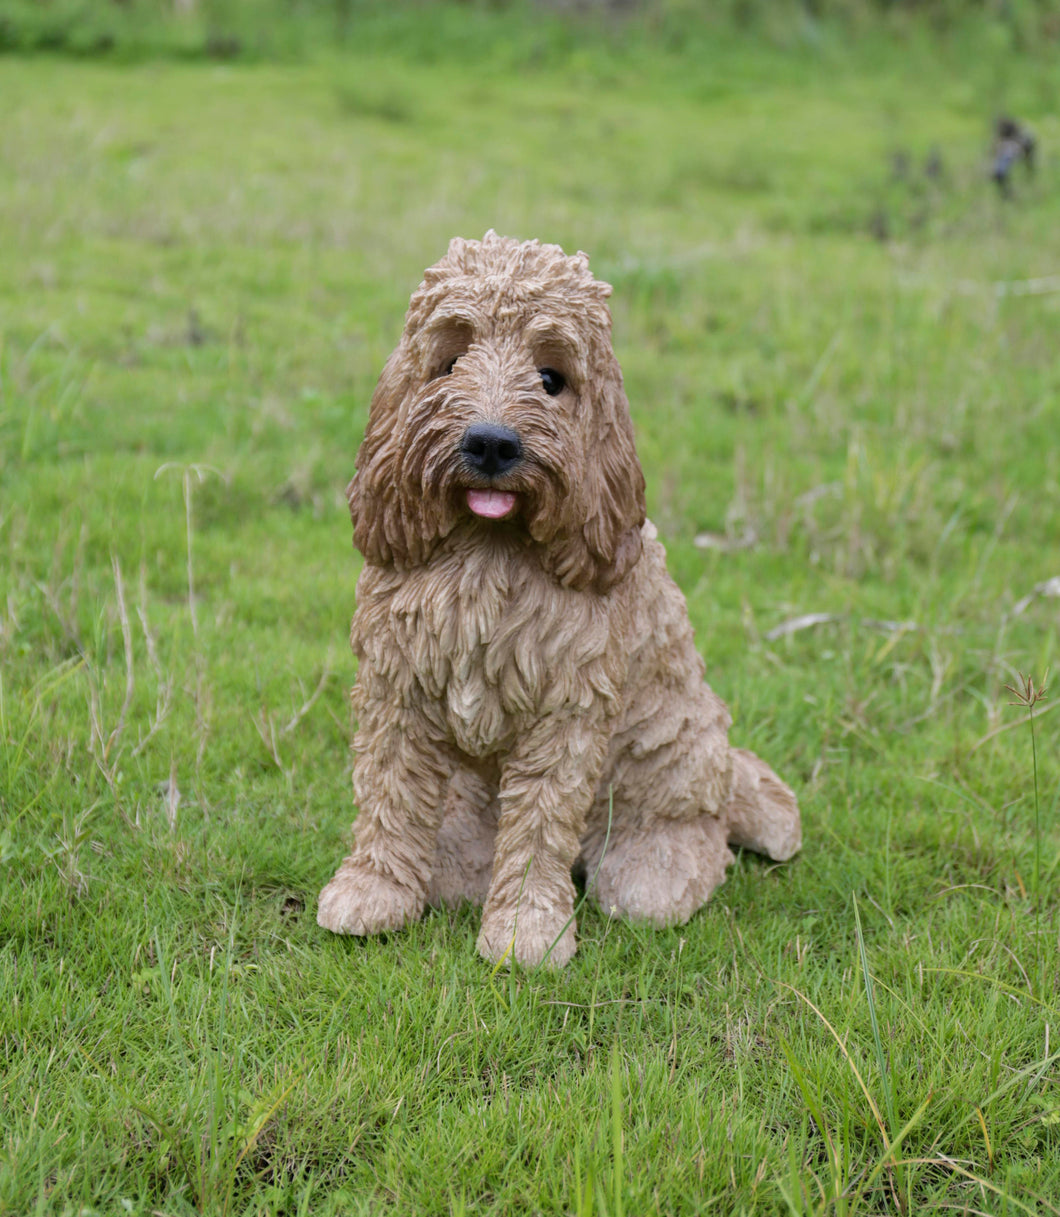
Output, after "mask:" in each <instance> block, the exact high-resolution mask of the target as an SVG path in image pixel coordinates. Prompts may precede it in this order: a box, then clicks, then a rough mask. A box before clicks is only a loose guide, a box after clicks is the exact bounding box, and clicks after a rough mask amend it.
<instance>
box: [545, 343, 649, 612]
mask: <svg viewBox="0 0 1060 1217" xmlns="http://www.w3.org/2000/svg"><path fill="white" fill-rule="evenodd" d="M583 394H584V395H585V397H586V398H587V400H585V401H584V402H583V403H582V405H583V407H584V409H585V410H586V412H587V415H588V417H589V418H590V419H591V420H592V427H591V430H592V434H591V435H590V436H589V437H588V440H587V444H586V451H585V456H584V461H583V465H582V468H580V469H579V470H578V471H577V473H576V475H575V478H576V480H575V484H574V485H573V486H572V492H571V495H570V499H569V502H568V507H567V511H566V512H565V513H564V514H565V515H566V517H567V519H566V527H565V528H564V529H563V531H562V533H561V534H560V535H558V536H556V537H555V538H554V539H553V540H552V543H551V545H550V550H551V557H552V569H553V571H554V573H555V575H556V577H557V578H558V579H559V580H560V582H561V583H564V584H566V585H567V586H568V587H573V588H577V589H579V590H584V589H586V588H591V589H592V590H593V591H596V592H601V593H603V592H606V591H608V590H609V589H610V588H612V587H614V585H615V584H616V583H618V582H619V581H620V580H621V579H623V578H625V576H626V575H627V574H628V573H629V572H630V571H631V570H632V569H633V567H634V566H636V564H637V562H638V561H639V560H640V551H641V526H642V525H643V523H644V515H645V508H644V474H643V472H642V471H641V467H640V461H639V460H638V459H637V451H636V448H635V447H634V444H633V423H632V422H631V420H630V417H629V403H628V402H627V401H626V394H625V390H624V389H623V387H622V373H621V371H620V370H619V367H618V361H617V360H616V359H615V357H614V355H613V354H612V352H611V349H610V345H609V344H608V346H607V351H606V357H605V358H604V359H603V360H601V361H600V365H599V366H597V367H596V368H595V369H594V370H593V372H592V374H591V375H590V376H589V378H588V383H587V385H586V387H585V388H584V389H583Z"/></svg>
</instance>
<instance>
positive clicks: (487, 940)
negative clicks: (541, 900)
mask: <svg viewBox="0 0 1060 1217" xmlns="http://www.w3.org/2000/svg"><path fill="white" fill-rule="evenodd" d="M568 918H569V922H568ZM564 927H566V928H564ZM574 928H575V927H574V918H573V917H570V914H569V913H556V912H554V911H551V910H549V911H545V910H542V909H535V908H530V907H522V908H520V909H519V911H518V916H517V915H516V914H515V912H514V911H512V912H509V911H508V910H497V909H487V910H486V912H485V914H484V915H483V918H482V928H481V929H480V931H479V936H478V950H479V954H480V955H482V956H484V957H485V958H486V959H489V960H491V961H492V962H493V963H500V962H501V960H506V962H509V963H510V962H511V961H512V960H513V959H514V960H515V962H516V963H517V964H519V965H520V966H521V967H524V968H536V967H539V966H540V965H541V964H542V963H543V964H545V966H546V967H549V968H562V967H563V966H564V964H566V963H568V962H569V960H570V958H571V956H572V955H573V954H574V952H575V951H576V950H577V949H578V943H577V940H576V938H575V934H574ZM513 938H514V942H513Z"/></svg>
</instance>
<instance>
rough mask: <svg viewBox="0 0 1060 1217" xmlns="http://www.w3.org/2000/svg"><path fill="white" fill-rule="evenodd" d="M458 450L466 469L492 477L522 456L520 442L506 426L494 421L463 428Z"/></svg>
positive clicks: (512, 464) (515, 463)
mask: <svg viewBox="0 0 1060 1217" xmlns="http://www.w3.org/2000/svg"><path fill="white" fill-rule="evenodd" d="M460 452H461V454H462V455H463V457H464V461H465V463H466V464H467V466H468V468H469V469H472V470H473V471H474V472H475V473H481V474H484V475H485V476H486V477H496V476H498V474H501V473H507V472H508V471H509V470H511V469H514V468H515V466H516V465H518V464H519V462H520V461H521V460H522V459H523V445H522V441H521V440H520V439H519V436H518V435H516V433H515V432H514V431H512V430H511V428H509V427H499V426H497V425H496V424H495V423H474V424H473V425H472V426H470V427H468V429H467V430H466V431H465V432H464V438H463V439H462V440H461V441H460Z"/></svg>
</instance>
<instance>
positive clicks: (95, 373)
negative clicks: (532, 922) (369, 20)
mask: <svg viewBox="0 0 1060 1217" xmlns="http://www.w3.org/2000/svg"><path fill="white" fill-rule="evenodd" d="M409 21H410V23H409V24H407V25H406V26H402V25H401V22H400V21H395V23H394V25H393V30H392V31H391V35H386V30H385V29H383V28H382V27H379V28H376V27H373V31H374V32H373V33H372V35H371V38H366V40H365V41H364V43H363V45H361V44H359V42H358V39H357V38H356V37H354V38H351V39H350V40H349V41H348V43H347V46H346V48H345V49H344V50H343V51H342V52H341V53H340V52H338V51H327V50H320V51H319V52H317V53H314V54H313V55H310V56H308V57H306V56H303V57H292V58H290V59H289V60H287V61H286V62H270V61H269V60H268V59H265V58H263V59H261V60H259V61H257V62H250V63H239V62H237V63H235V64H216V63H210V62H180V61H174V60H166V59H152V58H150V57H148V58H146V59H144V60H142V61H141V62H137V63H127V64H119V63H107V62H92V61H86V62H76V61H73V60H70V59H57V58H46V57H45V58H40V57H38V58H28V59H16V58H7V59H0V97H2V98H3V108H4V119H3V122H2V124H0V1213H4V1214H7V1213H10V1214H30V1213H69V1214H86V1215H87V1214H90V1213H99V1214H111V1213H126V1212H128V1213H133V1214H144V1215H146V1214H151V1213H163V1214H168V1215H179V1214H187V1213H193V1212H202V1213H210V1214H215V1213H246V1214H250V1213H261V1214H280V1213H284V1214H303V1213H312V1214H314V1217H322V1215H325V1214H332V1213H394V1214H398V1213H401V1214H406V1213H416V1214H420V1213H423V1214H444V1213H452V1214H460V1213H506V1214H510V1213H524V1212H525V1213H548V1214H552V1213H576V1214H581V1215H588V1214H599V1215H605V1214H606V1215H607V1217H616V1215H618V1214H623V1213H625V1214H629V1215H631V1217H632V1215H634V1214H636V1215H638V1217H640V1215H643V1214H651V1213H662V1214H671V1213H672V1214H687V1213H707V1212H710V1213H780V1212H783V1213H790V1214H810V1213H814V1214H824V1213H829V1214H830V1213H836V1214H876V1213H892V1212H902V1213H906V1214H912V1213H925V1212H935V1211H943V1210H946V1211H956V1212H964V1213H989V1214H1002V1213H1004V1214H1027V1213H1034V1214H1038V1213H1043V1214H1044V1213H1058V1212H1060V992H1058V985H1060V917H1058V914H1060V899H1058V878H1060V874H1058V871H1060V829H1058V816H1057V813H1058V802H1060V766H1058V754H1060V748H1058V743H1060V714H1054V713H1052V711H1053V709H1054V707H1055V706H1056V705H1057V700H1054V699H1046V700H1042V701H1039V702H1037V704H1036V705H1034V706H1033V707H1032V713H1033V722H1032V721H1030V719H1031V713H1029V712H1028V710H1027V708H1025V707H1023V706H1020V705H1015V706H1014V705H1011V704H1010V703H1011V702H1014V701H1017V700H1018V699H1017V698H1016V697H1015V696H1014V695H1013V694H1012V693H1010V692H1008V691H1006V688H1005V686H1006V685H1014V684H1016V683H1017V681H1018V676H1017V674H1018V673H1021V672H1022V673H1024V674H1027V675H1030V676H1032V677H1033V678H1034V680H1035V682H1036V683H1039V684H1040V682H1041V681H1042V680H1044V679H1045V677H1046V673H1047V672H1048V670H1049V669H1050V667H1053V668H1056V667H1057V661H1058V658H1060V656H1058V649H1060V648H1058V639H1060V628H1058V627H1060V609H1058V605H1060V600H1057V599H1056V598H1055V595H1056V592H1057V584H1056V583H1055V580H1056V579H1057V577H1058V576H1060V443H1058V442H1057V440H1058V436H1060V356H1058V350H1060V340H1058V335H1060V169H1058V161H1057V159H1056V150H1057V149H1060V77H1058V76H1057V73H1056V71H1055V66H1054V62H1053V60H1052V59H1050V58H1049V57H1048V56H1046V55H1044V54H1043V55H1042V56H1041V57H1040V58H1039V57H1038V56H1037V55H1035V54H1034V53H1029V54H1024V55H1019V54H1014V53H1013V51H1012V49H1011V47H1010V45H1009V44H1008V42H1007V40H1006V38H1005V37H1004V32H1003V31H1000V32H999V30H997V29H987V28H985V27H984V28H983V29H982V30H978V31H977V30H965V31H964V33H963V34H962V36H961V37H962V38H963V39H964V41H962V40H961V39H959V38H957V37H956V36H953V37H950V38H948V39H947V40H946V41H942V40H939V41H936V42H934V43H931V42H925V41H923V40H918V39H910V40H908V41H905V42H901V41H897V40H895V39H893V38H888V39H883V38H882V37H881V38H879V39H875V40H873V39H862V40H861V41H859V42H858V43H856V44H855V43H852V44H845V43H843V42H841V41H839V40H832V39H829V38H817V39H814V40H804V41H801V42H796V43H792V44H790V45H787V46H782V45H779V44H778V43H777V42H775V41H770V40H767V39H763V38H754V37H751V36H747V37H745V38H740V37H737V36H735V35H732V36H727V37H725V38H722V37H720V36H719V38H718V40H717V41H716V42H712V41H711V40H710V39H706V40H702V41H700V42H699V43H697V49H696V50H695V53H693V52H692V51H690V50H688V49H686V50H684V51H682V50H681V49H680V48H671V49H669V50H667V49H666V47H665V45H664V43H665V39H663V38H662V36H661V35H660V36H659V37H656V38H654V40H653V39H652V38H650V37H647V36H645V37H644V38H638V39H637V40H633V39H632V38H630V39H629V44H628V45H626V46H624V45H623V40H622V38H621V37H620V36H617V35H615V34H613V33H612V35H611V36H610V37H608V38H607V39H603V38H599V39H598V38H595V37H594V36H593V35H592V34H591V33H587V32H585V31H580V32H573V33H565V32H564V30H565V27H563V26H562V25H560V24H555V23H551V22H548V23H541V24H540V26H539V27H538V26H530V25H528V24H527V23H526V22H525V21H523V22H521V23H520V22H515V21H514V20H513V21H512V22H511V23H509V24H506V22H505V18H503V17H502V16H488V15H482V14H477V15H476V14H472V13H470V12H469V11H468V10H464V11H463V13H456V12H454V10H450V9H447V8H445V7H444V6H443V7H438V8H436V9H432V10H430V12H427V11H426V10H425V11H424V12H422V13H420V14H419V15H418V17H416V18H415V22H413V21H412V19H411V18H410V19H409ZM460 21H465V22H467V23H468V31H469V32H468V34H467V38H466V40H462V38H461V36H460V34H459V29H460V26H459V22H460ZM432 22H433V23H434V24H433V25H432ZM535 30H536V31H537V32H536V33H535V32H534V31H535ZM454 31H456V33H454ZM388 37H390V38H391V41H389V42H388ZM1002 109H1009V110H1011V111H1013V112H1015V113H1016V114H1018V115H1019V116H1020V117H1023V118H1025V119H1026V120H1027V121H1028V122H1029V123H1030V124H1031V126H1032V127H1033V128H1034V129H1035V131H1036V132H1037V134H1038V136H1039V138H1040V142H1041V145H1042V148H1043V156H1042V162H1041V165H1040V168H1039V172H1038V174H1037V176H1036V177H1035V178H1034V179H1033V180H1025V179H1024V178H1022V177H1018V178H1017V181H1016V187H1015V191H1014V197H1013V198H1011V199H1009V200H1001V199H1000V198H998V197H997V194H996V192H995V191H994V190H993V188H992V185H991V183H990V182H989V181H988V180H986V176H985V163H986V154H987V151H988V148H989V139H990V125H991V122H992V121H993V118H994V115H995V114H996V113H998V112H999V111H1001V110H1002ZM936 153H937V158H936V159H937V160H941V169H940V171H938V172H935V169H936V165H934V164H933V165H932V166H931V171H930V172H929V171H928V169H927V164H928V161H929V159H931V158H932V157H933V154H936ZM491 226H492V227H494V228H496V229H498V230H499V231H501V232H505V233H510V234H512V235H519V236H539V237H541V238H543V239H547V240H552V241H558V242H560V243H561V244H563V245H564V246H565V247H566V248H567V249H568V250H570V251H573V250H574V249H577V248H582V249H584V250H586V251H587V252H588V253H589V254H590V256H591V258H592V262H593V266H594V269H595V271H596V273H597V274H598V276H600V277H602V278H606V279H608V280H609V281H611V282H612V283H613V284H614V287H615V294H614V297H613V312H614V319H615V341H616V349H617V351H618V354H619V358H620V360H621V361H622V364H623V367H624V370H625V374H626V381H627V389H628V392H629V397H630V400H631V403H632V408H633V413H634V419H635V424H636V428H637V434H638V444H639V449H640V453H641V457H642V460H643V463H644V466H645V472H646V476H647V481H648V500H649V511H650V514H651V515H652V517H653V519H654V520H655V522H656V523H657V525H658V527H659V530H660V533H661V535H662V537H663V539H664V540H665V542H666V543H667V546H668V550H669V554H670V563H671V569H672V571H673V572H674V574H675V576H676V578H677V580H678V582H679V583H680V584H681V586H682V588H683V590H684V591H685V593H686V594H687V597H688V603H689V609H690V612H691V615H692V619H693V623H694V625H695V627H696V630H697V638H698V641H699V644H700V647H701V650H702V652H703V654H704V656H705V657H706V660H707V666H708V673H709V677H710V680H711V683H712V684H713V686H714V687H715V688H716V689H717V690H718V691H719V693H721V694H722V696H724V697H725V698H726V699H727V700H728V702H729V703H730V705H731V706H732V708H733V712H734V715H735V719H736V724H735V726H734V729H733V737H734V739H735V740H736V742H738V743H740V744H746V745H748V746H751V747H753V748H755V750H756V751H759V752H760V753H761V754H762V755H764V756H765V757H767V758H768V759H769V760H770V761H771V762H772V763H773V764H774V765H775V767H776V768H777V769H778V770H779V771H780V772H781V773H782V774H784V775H785V776H786V777H787V778H788V779H789V780H790V781H791V782H792V784H793V785H794V786H795V788H796V790H797V792H798V794H799V797H800V800H801V802H802V806H803V813H804V830H805V848H804V851H803V853H802V855H801V856H800V857H799V858H798V859H797V860H796V861H795V862H793V863H791V864H789V865H786V866H781V867H774V866H770V865H767V864H765V863H764V862H763V861H762V860H760V859H758V858H755V857H753V856H749V855H748V856H744V857H741V858H740V859H739V860H738V862H737V864H736V866H735V867H734V868H733V870H732V872H731V874H730V877H729V880H728V882H727V883H726V885H725V886H724V887H723V888H722V889H721V890H720V891H719V893H718V895H717V896H716V898H715V899H714V901H713V902H712V904H711V905H710V906H709V907H708V908H707V909H706V910H704V911H703V912H701V913H700V914H699V915H698V916H697V917H695V918H694V919H693V921H692V922H691V923H690V924H689V925H687V926H685V927H682V928H679V929H674V930H672V931H667V932H649V931H645V930H643V929H640V928H635V927H631V926H629V925H625V924H622V923H610V922H609V921H608V919H607V918H606V917H605V916H604V915H603V914H602V913H601V912H599V911H598V910H595V909H593V908H586V909H585V910H584V911H583V912H582V914H581V917H580V926H579V928H580V946H579V951H578V954H577V956H576V957H575V959H574V961H573V963H572V964H571V965H570V967H569V968H568V969H567V970H566V971H565V972H564V973H562V974H558V975H557V974H533V975H527V974H522V973H516V974H514V975H508V974H497V975H491V971H490V968H489V967H488V966H487V965H485V964H484V963H483V962H482V960H480V959H479V957H478V956H477V955H476V954H475V950H474V940H475V933H476V923H477V919H476V914H475V913H474V911H472V910H470V909H464V910H461V911H457V912H445V913H442V912H436V913H432V914H430V915H428V916H427V917H426V918H425V919H424V921H423V922H422V923H421V924H419V925H417V926H414V927H412V928H410V929H409V930H408V931H407V932H405V933H403V934H401V935H396V936H391V937H390V938H389V940H388V941H368V942H363V941H355V940H347V939H340V938H335V937H332V936H330V935H328V934H326V933H325V932H324V931H322V930H319V929H318V928H317V926H316V923H315V909H316V893H317V892H318V890H319V888H320V887H321V885H322V884H323V883H324V882H325V881H326V880H327V879H328V878H329V877H330V875H331V873H332V870H333V868H334V866H335V864H336V862H337V861H338V859H339V858H340V856H341V855H342V853H343V851H344V849H345V847H346V846H347V844H348V840H349V826H350V822H351V820H352V818H353V814H354V808H353V805H352V796H351V792H350V782H349V754H348V740H349V735H350V722H349V712H348V706H347V690H348V687H349V685H350V684H351V682H352V680H353V677H354V671H355V668H354V662H353V659H352V656H351V655H350V654H349V651H348V648H347V645H346V632H347V628H348V620H349V616H350V613H351V610H352V607H353V593H354V582H355V579H356V575H357V570H358V563H359V559H358V558H357V557H356V555H355V554H354V553H353V552H352V550H351V546H350V528H349V522H348V518H347V516H346V512H345V503H344V498H343V487H344V485H345V483H346V481H347V479H348V477H349V476H350V474H351V472H352V468H353V459H354V454H355V452H356V450H357V445H358V442H359V439H360V435H361V432H362V429H363V426H364V421H365V415H366V408H367V402H368V398H369V395H370V392H371V389H372V386H373V384H374V381H375V378H376V376H377V375H378V372H379V370H380V368H381V366H382V363H383V361H384V359H385V357H386V355H387V353H388V352H389V350H390V349H391V347H392V346H393V345H394V343H395V342H396V339H397V336H398V334H399V332H400V327H401V321H402V316H403V312H404V308H405V305H406V303H407V299H408V295H409V293H410V292H411V290H412V289H413V288H414V287H415V286H416V284H417V283H418V282H419V278H420V272H421V271H422V269H423V267H424V266H425V265H427V264H428V263H430V262H432V261H434V260H435V259H436V258H437V257H438V256H440V254H441V253H442V252H443V251H444V249H445V246H446V242H447V240H448V238H449V237H450V236H452V235H454V234H461V235H466V236H479V235H481V234H482V233H483V232H484V231H485V230H486V229H487V228H488V227H491ZM1049 580H1054V582H1053V583H1052V584H1049V583H1048V581H1049ZM1050 592H1051V593H1052V594H1050ZM810 614H817V615H819V616H818V617H816V618H810V617H809V615H810Z"/></svg>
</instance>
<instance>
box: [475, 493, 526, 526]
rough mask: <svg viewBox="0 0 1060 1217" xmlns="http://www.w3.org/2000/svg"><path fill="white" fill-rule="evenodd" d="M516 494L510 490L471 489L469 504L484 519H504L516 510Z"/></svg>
mask: <svg viewBox="0 0 1060 1217" xmlns="http://www.w3.org/2000/svg"><path fill="white" fill-rule="evenodd" d="M515 503H516V496H515V495H514V494H512V493H511V491H508V490H469V491H468V492H467V505H468V507H469V509H470V510H471V511H472V512H474V514H475V515H477V516H481V517H482V518H483V519H484V520H503V519H504V517H505V516H507V515H511V513H512V512H513V511H514V510H515Z"/></svg>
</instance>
